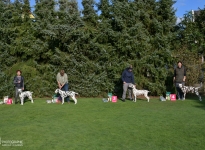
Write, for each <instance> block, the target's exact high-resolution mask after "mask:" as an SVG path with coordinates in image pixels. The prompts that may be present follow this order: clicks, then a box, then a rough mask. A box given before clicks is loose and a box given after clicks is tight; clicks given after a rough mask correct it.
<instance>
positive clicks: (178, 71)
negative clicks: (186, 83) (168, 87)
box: [174, 66, 186, 83]
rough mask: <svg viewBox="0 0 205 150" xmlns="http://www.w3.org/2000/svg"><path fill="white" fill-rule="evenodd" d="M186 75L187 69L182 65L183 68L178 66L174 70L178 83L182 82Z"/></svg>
mask: <svg viewBox="0 0 205 150" xmlns="http://www.w3.org/2000/svg"><path fill="white" fill-rule="evenodd" d="M184 76H186V69H185V67H184V66H182V67H181V68H179V67H177V68H176V69H175V70H174V77H175V82H176V83H182V82H183V78H184Z"/></svg>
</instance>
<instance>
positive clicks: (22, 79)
mask: <svg viewBox="0 0 205 150" xmlns="http://www.w3.org/2000/svg"><path fill="white" fill-rule="evenodd" d="M21 82H22V83H21V85H22V90H24V78H23V77H22V76H21Z"/></svg>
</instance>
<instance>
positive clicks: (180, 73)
mask: <svg viewBox="0 0 205 150" xmlns="http://www.w3.org/2000/svg"><path fill="white" fill-rule="evenodd" d="M185 80H186V70H185V67H184V66H183V65H182V62H181V61H178V62H177V67H176V68H175V69H174V78H173V82H174V84H175V86H176V90H177V98H178V100H183V99H184V93H183V92H182V90H181V89H180V88H179V84H182V85H183V86H184V85H185Z"/></svg>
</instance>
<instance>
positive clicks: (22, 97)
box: [20, 97, 23, 105]
mask: <svg viewBox="0 0 205 150" xmlns="http://www.w3.org/2000/svg"><path fill="white" fill-rule="evenodd" d="M20 99H21V105H23V97H22V98H20Z"/></svg>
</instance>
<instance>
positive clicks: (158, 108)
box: [0, 97, 205, 150]
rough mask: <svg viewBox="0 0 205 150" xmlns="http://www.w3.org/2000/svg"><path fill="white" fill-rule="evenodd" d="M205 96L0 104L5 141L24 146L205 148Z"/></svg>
mask: <svg viewBox="0 0 205 150" xmlns="http://www.w3.org/2000/svg"><path fill="white" fill-rule="evenodd" d="M204 120H205V100H204V102H199V101H198V100H197V98H196V97H194V99H192V98H189V99H187V100H185V101H176V102H171V101H166V102H160V101H159V100H158V99H153V98H152V99H151V100H150V102H149V103H148V102H147V101H146V100H145V99H144V98H143V99H138V101H137V102H136V103H134V102H132V101H129V100H127V101H126V102H121V101H119V100H118V102H117V103H112V102H107V103H104V102H103V101H102V99H101V98H78V104H76V105H75V104H74V103H73V102H71V103H70V104H67V103H65V104H64V105H61V104H47V103H46V99H38V98H36V99H34V104H32V103H30V101H27V102H26V103H25V104H24V105H23V106H21V105H20V104H18V105H14V104H13V105H5V104H4V105H0V138H1V141H6V140H19V141H23V146H21V147H20V146H19V147H17V146H2V143H1V145H0V149H25V150H44V149H45V150H51V149H56V150H64V149H69V150H135V149H136V150H149V149H152V150H204V149H205V129H204V127H205V121H204Z"/></svg>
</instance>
